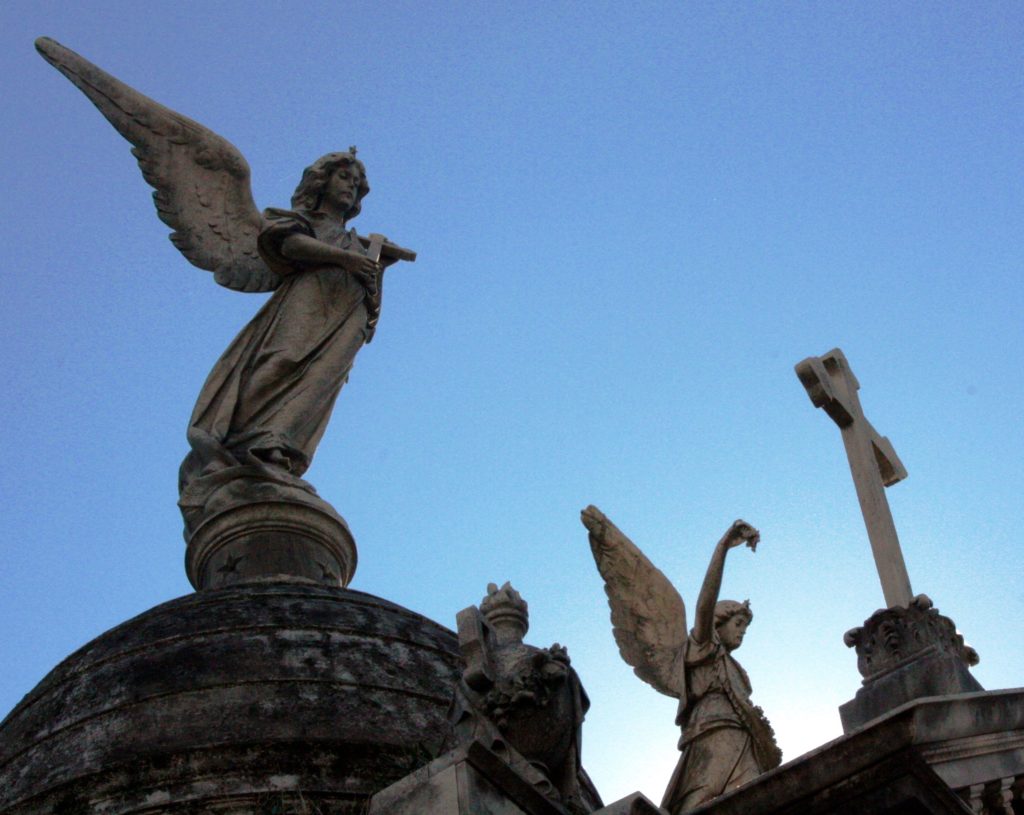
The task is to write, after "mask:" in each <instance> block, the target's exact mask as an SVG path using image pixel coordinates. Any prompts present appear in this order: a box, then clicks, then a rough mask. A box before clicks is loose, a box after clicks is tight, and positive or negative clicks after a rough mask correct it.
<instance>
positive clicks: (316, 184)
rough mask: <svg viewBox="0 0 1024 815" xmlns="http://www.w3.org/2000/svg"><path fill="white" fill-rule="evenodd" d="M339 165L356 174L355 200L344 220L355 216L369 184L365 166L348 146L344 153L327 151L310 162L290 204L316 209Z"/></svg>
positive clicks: (368, 189) (368, 188)
mask: <svg viewBox="0 0 1024 815" xmlns="http://www.w3.org/2000/svg"><path fill="white" fill-rule="evenodd" d="M339 167H347V168H349V169H350V170H351V171H353V172H354V173H356V174H357V175H358V185H359V186H358V189H357V190H356V197H355V200H354V201H353V202H352V206H350V207H349V209H348V212H346V213H345V220H349V219H350V218H355V217H356V215H358V214H359V211H360V209H362V200H363V198H365V197H366V194H367V193H368V192H369V191H370V185H369V183H368V182H367V180H366V167H364V166H363V162H361V161H360V160H359V159H357V158H356V150H355V148H354V147H350V148H349V149H348V151H346V152H344V153H328V154H327V155H325V156H320V158H318V159H317V160H316V161H314V162H313V163H312V164H310V165H309V166H308V167H307V168H306V169H305V170H304V171H303V173H302V180H301V181H300V182H299V186H297V187H296V188H295V192H294V193H293V194H292V206H293V207H294V208H295V209H305V210H314V211H315V210H317V209H319V208H320V205H321V203H322V202H323V195H324V190H326V188H327V184H328V182H329V181H330V179H331V176H332V175H334V173H335V171H337V169H338V168H339Z"/></svg>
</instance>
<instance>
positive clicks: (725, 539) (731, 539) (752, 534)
mask: <svg viewBox="0 0 1024 815" xmlns="http://www.w3.org/2000/svg"><path fill="white" fill-rule="evenodd" d="M760 540H761V533H760V532H758V531H757V530H756V529H754V527H752V526H751V525H750V524H748V523H747V522H746V521H739V520H737V521H733V524H732V526H730V527H729V531H728V532H726V533H725V534H724V535H723V536H722V540H721V543H722V545H723V546H725V548H726V549H732V548H734V547H736V546H739V545H740V544H741V543H745V544H746V545H747V546H749V547H750V549H751V551H756V550H757V544H758V543H759V542H760Z"/></svg>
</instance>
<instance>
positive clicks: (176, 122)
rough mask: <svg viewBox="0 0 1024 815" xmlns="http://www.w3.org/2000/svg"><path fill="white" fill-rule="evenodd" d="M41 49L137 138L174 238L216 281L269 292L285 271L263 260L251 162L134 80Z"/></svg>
mask: <svg viewBox="0 0 1024 815" xmlns="http://www.w3.org/2000/svg"><path fill="white" fill-rule="evenodd" d="M36 49H37V50H38V51H39V53H40V54H42V55H43V57H44V58H45V59H46V61H47V62H49V63H50V64H51V65H53V66H54V67H55V68H56V69H57V70H59V71H60V72H61V73H62V74H64V76H66V77H67V78H68V79H70V80H71V81H72V82H73V83H74V84H75V85H76V86H77V87H78V89H79V90H81V91H82V93H84V94H85V95H86V96H88V97H89V99H90V100H91V101H92V103H93V104H94V105H96V107H97V108H99V110H100V113H102V114H103V115H104V116H106V118H107V120H108V121H109V122H110V123H111V124H112V125H113V126H114V128H115V129H116V130H117V132H118V133H120V134H121V135H122V136H124V137H125V138H126V139H127V140H128V141H130V142H131V143H132V145H133V149H132V154H133V155H134V156H135V158H136V159H138V162H139V167H140V168H141V169H142V175H143V176H144V177H145V179H146V181H147V182H148V183H149V184H150V185H151V186H152V187H154V188H155V189H156V192H154V193H153V200H154V202H155V203H156V209H157V214H158V215H159V216H160V219H161V220H162V221H163V222H164V223H165V224H167V225H168V226H169V227H171V228H172V229H173V230H174V232H172V233H171V236H170V237H171V241H172V242H173V243H174V245H175V246H176V247H178V250H179V251H180V252H181V253H182V254H183V255H184V256H185V257H186V258H188V260H189V261H190V262H191V263H192V264H193V265H195V266H198V267H199V268H200V269H206V270H208V271H211V272H213V273H214V276H215V278H216V280H217V282H218V283H220V284H221V285H222V286H227V287H228V288H230V289H237V290H239V291H269V290H270V289H273V288H276V286H277V284H278V283H279V282H280V278H279V277H278V276H277V275H275V274H274V273H273V272H272V271H270V269H268V268H267V266H266V264H264V263H263V261H262V260H261V259H260V256H259V254H258V252H257V250H256V238H257V236H258V235H259V230H260V227H261V226H262V216H261V215H260V213H259V210H257V209H256V205H255V203H254V202H253V200H252V189H251V187H250V184H249V165H248V163H247V162H246V160H245V158H244V157H243V156H242V154H241V153H239V152H238V150H237V149H236V148H235V147H234V146H233V145H232V144H231V143H230V142H228V141H227V140H225V139H223V138H221V137H220V136H218V135H217V134H216V133H214V132H213V131H212V130H209V129H207V128H205V127H203V126H202V125H201V124H199V123H197V122H194V121H192V120H191V119H189V118H187V117H185V116H182V115H181V114H180V113H175V112H174V111H173V110H170V109H169V108H165V107H164V106H163V105H161V104H159V103H157V102H154V101H153V100H152V99H150V98H149V97H148V96H144V95H143V94H141V93H139V92H138V91H136V90H135V89H133V88H130V87H128V86H127V85H125V84H124V83H123V82H121V81H120V80H118V79H116V78H114V77H113V76H111V75H110V74H108V73H107V72H106V71H103V70H102V69H100V68H98V67H97V66H95V65H93V64H92V63H91V62H89V61H88V60H87V59H85V58H83V57H81V56H79V55H78V54H76V53H75V52H74V51H72V50H70V49H68V48H65V47H64V46H63V45H61V44H60V43H58V42H55V41H54V40H51V39H50V38H48V37H40V38H39V39H38V40H36Z"/></svg>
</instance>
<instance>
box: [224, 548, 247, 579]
mask: <svg viewBox="0 0 1024 815" xmlns="http://www.w3.org/2000/svg"><path fill="white" fill-rule="evenodd" d="M243 560H245V555H234V554H232V553H231V552H228V559H227V560H226V561H224V565H223V566H221V567H220V568H219V569H217V571H218V572H221V573H222V574H230V573H231V572H237V571H238V564H239V563H241V562H242V561H243Z"/></svg>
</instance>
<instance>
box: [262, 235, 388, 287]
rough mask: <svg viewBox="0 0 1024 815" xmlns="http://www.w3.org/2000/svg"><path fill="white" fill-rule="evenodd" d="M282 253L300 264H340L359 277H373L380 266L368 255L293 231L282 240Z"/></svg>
mask: <svg viewBox="0 0 1024 815" xmlns="http://www.w3.org/2000/svg"><path fill="white" fill-rule="evenodd" d="M280 253H281V255H282V256H283V257H284V258H286V259H287V260H290V261H293V262H295V263H298V264H300V265H318V264H319V265H329V266H340V267H341V268H343V269H345V270H346V271H348V272H350V273H352V274H354V275H356V276H357V277H365V278H369V277H371V276H372V275H373V274H374V273H375V272H377V271H379V269H380V267H379V265H378V264H377V263H375V262H374V261H372V260H370V258H368V257H366V255H361V254H359V253H358V252H350V251H348V250H347V249H341V248H339V247H337V246H332V245H331V244H329V243H324V242H323V241H321V240H317V239H316V238H314V237H312V236H311V235H303V234H300V233H297V232H295V233H292V234H291V235H288V236H287V237H286V238H284V240H282V241H281V246H280Z"/></svg>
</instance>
